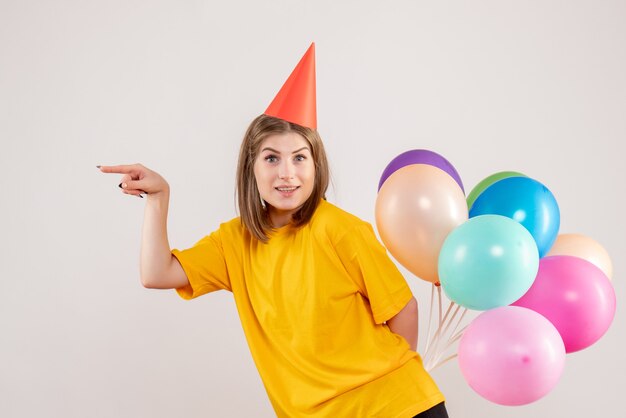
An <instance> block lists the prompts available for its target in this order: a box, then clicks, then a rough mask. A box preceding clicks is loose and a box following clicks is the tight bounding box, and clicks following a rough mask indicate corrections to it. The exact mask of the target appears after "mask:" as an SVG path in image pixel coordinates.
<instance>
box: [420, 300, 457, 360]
mask: <svg viewBox="0 0 626 418" xmlns="http://www.w3.org/2000/svg"><path fill="white" fill-rule="evenodd" d="M439 292H441V290H439ZM439 300H441V298H439ZM454 305H455V303H454V302H450V304H449V305H448V309H447V310H446V314H445V315H444V316H443V319H442V320H440V321H439V327H438V328H437V331H435V335H434V337H433V343H432V345H431V346H430V347H429V350H428V351H427V352H426V353H425V355H424V357H425V358H428V361H427V367H428V365H429V364H430V363H431V362H432V360H434V359H435V357H436V355H435V354H436V353H437V348H438V346H439V341H440V340H441V336H442V331H443V327H444V324H446V323H447V322H446V321H447V320H448V316H449V315H450V311H451V310H452V307H453V306H454ZM439 309H440V311H441V306H440V307H439Z"/></svg>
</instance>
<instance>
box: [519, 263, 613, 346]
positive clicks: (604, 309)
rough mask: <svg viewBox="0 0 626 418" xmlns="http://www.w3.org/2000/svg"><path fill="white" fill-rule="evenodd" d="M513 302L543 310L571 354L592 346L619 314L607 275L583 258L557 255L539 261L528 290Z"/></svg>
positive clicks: (541, 312)
mask: <svg viewBox="0 0 626 418" xmlns="http://www.w3.org/2000/svg"><path fill="white" fill-rule="evenodd" d="M513 305H516V306H523V307H526V308H529V309H532V310H533V311H536V312H539V313H540V314H542V315H543V316H545V317H546V318H548V319H549V320H550V322H552V324H554V326H555V327H556V329H557V330H558V331H559V333H560V334H561V337H562V338H563V342H564V343H565V350H566V351H567V352H568V353H573V352H575V351H579V350H582V349H584V348H587V347H589V346H590V345H592V344H593V343H595V342H596V341H598V340H599V339H600V337H602V336H603V335H604V333H605V332H606V331H607V330H608V329H609V326H610V325H611V322H613V317H614V316H615V290H614V289H613V286H612V285H611V282H610V280H609V279H608V278H607V277H606V275H605V274H604V273H603V272H602V270H600V268H598V267H597V266H595V265H594V264H592V263H591V262H589V261H587V260H583V259H582V258H578V257H572V256H565V255H556V256H549V257H544V258H542V259H541V260H539V272H538V273H537V277H536V278H535V281H534V282H533V285H532V286H531V287H530V289H529V290H528V292H526V294H525V295H524V296H522V297H521V298H520V299H519V300H518V301H517V302H514V303H513Z"/></svg>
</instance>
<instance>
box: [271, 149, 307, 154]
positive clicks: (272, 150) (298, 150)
mask: <svg viewBox="0 0 626 418" xmlns="http://www.w3.org/2000/svg"><path fill="white" fill-rule="evenodd" d="M302 150H308V151H309V152H311V150H310V149H309V147H302V148H300V149H297V150H295V151H294V152H292V154H296V153H298V152H300V151H302ZM263 151H270V152H274V153H276V154H280V151H276V150H275V149H274V148H270V147H265V148H263V149H262V150H261V152H263Z"/></svg>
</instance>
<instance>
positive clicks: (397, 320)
mask: <svg viewBox="0 0 626 418" xmlns="http://www.w3.org/2000/svg"><path fill="white" fill-rule="evenodd" d="M417 319H418V318H417V301H416V300H415V298H414V297H412V298H411V300H409V303H407V304H406V306H405V307H404V308H402V310H401V311H400V312H398V313H397V315H396V316H394V317H393V318H389V319H388V320H387V326H389V329H391V331H392V332H393V333H395V334H398V335H401V336H403V337H404V339H405V340H406V341H407V342H408V343H409V345H410V346H411V350H413V351H416V349H417Z"/></svg>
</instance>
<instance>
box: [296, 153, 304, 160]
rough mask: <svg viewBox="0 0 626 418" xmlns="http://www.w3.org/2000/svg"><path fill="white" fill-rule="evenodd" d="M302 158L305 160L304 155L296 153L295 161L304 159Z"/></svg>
mask: <svg viewBox="0 0 626 418" xmlns="http://www.w3.org/2000/svg"><path fill="white" fill-rule="evenodd" d="M304 160H306V156H304V155H302V154H298V155H296V161H304Z"/></svg>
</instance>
